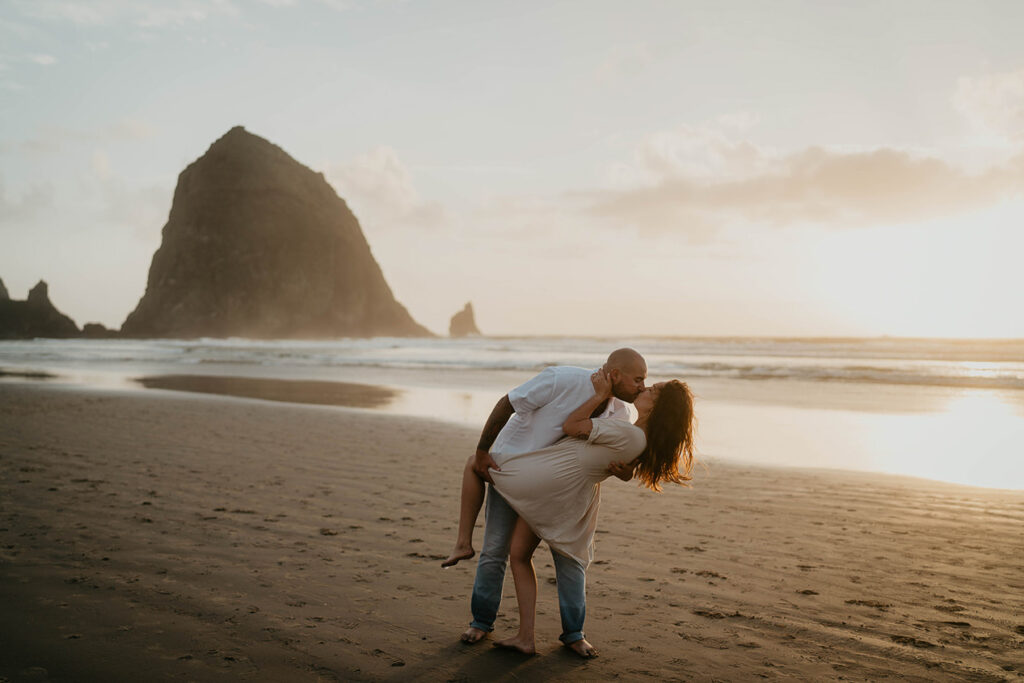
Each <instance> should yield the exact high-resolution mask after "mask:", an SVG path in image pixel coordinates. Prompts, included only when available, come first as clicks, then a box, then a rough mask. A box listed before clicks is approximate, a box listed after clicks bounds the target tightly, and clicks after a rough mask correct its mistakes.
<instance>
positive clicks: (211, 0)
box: [13, 0, 238, 28]
mask: <svg viewBox="0 0 1024 683" xmlns="http://www.w3.org/2000/svg"><path fill="white" fill-rule="evenodd" d="M13 6H14V7H15V8H16V9H17V10H18V11H19V13H20V14H21V15H22V16H23V17H27V18H31V19H37V20H42V21H63V22H70V23H72V24H75V25H76V26H80V27H90V26H108V25H112V24H119V23H129V24H133V25H135V26H140V27H146V28H158V27H164V26H183V25H185V24H189V23H198V22H202V21H205V20H206V19H208V18H210V17H212V16H215V15H236V14H238V8H237V7H236V6H235V4H234V3H233V2H232V1H231V0H88V1H85V0H81V1H76V0H17V1H16V2H14V3H13Z"/></svg>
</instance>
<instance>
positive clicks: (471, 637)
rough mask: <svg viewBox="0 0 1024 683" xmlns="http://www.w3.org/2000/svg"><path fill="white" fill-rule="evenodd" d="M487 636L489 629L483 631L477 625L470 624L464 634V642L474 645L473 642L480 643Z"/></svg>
mask: <svg viewBox="0 0 1024 683" xmlns="http://www.w3.org/2000/svg"><path fill="white" fill-rule="evenodd" d="M486 637H487V631H482V630H480V629H478V628H476V627H475V626H470V627H469V628H467V629H466V632H465V633H463V634H462V642H464V643H466V644H467V645H472V644H473V643H479V642H480V641H481V640H483V639H484V638H486Z"/></svg>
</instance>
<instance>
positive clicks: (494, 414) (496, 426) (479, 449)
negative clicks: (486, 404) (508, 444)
mask: <svg viewBox="0 0 1024 683" xmlns="http://www.w3.org/2000/svg"><path fill="white" fill-rule="evenodd" d="M515 412H516V409H515V408H513V407H512V401H510V400H509V398H508V394H505V395H504V396H502V397H501V399H500V400H499V401H498V402H497V403H495V404H494V410H492V411H491V416H490V417H488V418H487V423H486V424H484V430H483V431H482V432H480V441H479V442H478V443H477V445H476V455H475V456H474V461H473V471H474V472H476V476H478V477H480V478H481V479H483V480H484V481H489V482H491V483H492V484H493V483H494V482H493V481H492V480H491V473H490V472H489V471H488V470H490V469H496V470H499V471H500V470H501V468H500V467H498V465H497V463H495V462H494V458H492V457H491V453H490V450H491V446H492V445H493V444H494V440H495V439H497V438H498V433H499V432H501V430H502V428H503V427H504V426H505V423H507V422H508V420H509V418H510V417H512V414H513V413H515Z"/></svg>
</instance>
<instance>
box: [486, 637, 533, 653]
mask: <svg viewBox="0 0 1024 683" xmlns="http://www.w3.org/2000/svg"><path fill="white" fill-rule="evenodd" d="M494 646H495V647H504V648H508V649H509V650H519V651H520V652H522V653H523V654H524V655H535V654H537V645H536V644H535V643H534V642H533V638H521V637H520V636H519V635H518V634H517V635H515V636H513V637H512V638H505V639H504V640H496V641H494Z"/></svg>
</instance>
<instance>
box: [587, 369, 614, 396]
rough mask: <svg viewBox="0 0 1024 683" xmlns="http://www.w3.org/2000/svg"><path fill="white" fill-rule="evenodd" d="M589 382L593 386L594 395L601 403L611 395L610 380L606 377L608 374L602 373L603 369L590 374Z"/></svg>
mask: <svg viewBox="0 0 1024 683" xmlns="http://www.w3.org/2000/svg"><path fill="white" fill-rule="evenodd" d="M590 381H591V383H592V384H593V385H594V393H596V394H597V395H598V397H600V399H601V400H602V401H603V400H604V399H606V398H608V397H610V396H611V395H612V380H611V378H610V377H608V373H607V372H605V371H604V368H601V369H599V370H598V371H597V372H595V373H594V374H592V375H591V376H590Z"/></svg>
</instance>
